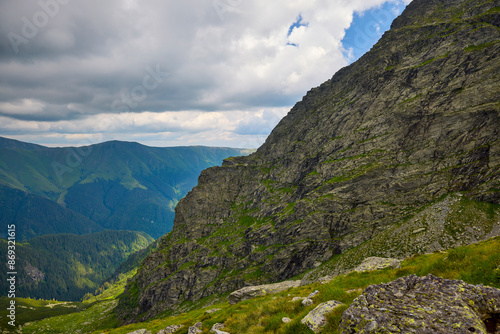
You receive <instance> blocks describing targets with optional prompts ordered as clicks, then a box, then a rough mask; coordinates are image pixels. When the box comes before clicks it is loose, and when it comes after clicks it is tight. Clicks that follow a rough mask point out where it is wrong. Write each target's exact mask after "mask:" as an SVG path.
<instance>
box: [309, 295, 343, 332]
mask: <svg viewBox="0 0 500 334" xmlns="http://www.w3.org/2000/svg"><path fill="white" fill-rule="evenodd" d="M340 305H342V303H341V302H338V301H336V300H330V301H328V302H325V303H321V304H319V305H318V306H316V308H315V309H314V310H312V311H311V312H309V313H308V314H307V315H306V316H305V317H304V318H303V319H302V320H301V321H300V322H302V323H303V324H305V325H306V326H307V327H309V328H310V329H311V330H312V331H313V332H315V333H317V332H318V331H319V330H320V329H321V327H323V326H324V325H326V314H327V313H330V312H331V311H333V310H334V309H335V308H337V307H339V306H340Z"/></svg>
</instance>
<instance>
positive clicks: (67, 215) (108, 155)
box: [0, 138, 247, 240]
mask: <svg viewBox="0 0 500 334" xmlns="http://www.w3.org/2000/svg"><path fill="white" fill-rule="evenodd" d="M246 153H247V151H246V150H241V149H231V148H212V147H201V146H198V147H165V148H163V147H148V146H144V145H141V144H138V143H134V142H120V141H111V142H105V143H101V144H95V145H90V146H84V147H66V148H48V147H44V146H40V145H35V144H29V143H23V142H20V141H16V140H11V139H7V138H0V207H1V208H2V210H0V222H1V223H2V224H3V225H4V226H7V225H8V224H12V223H15V224H16V225H17V231H18V235H17V238H18V240H26V239H29V238H33V237H36V236H40V235H44V234H54V233H74V234H86V233H92V232H98V231H102V230H104V229H112V230H134V231H142V232H146V233H148V234H149V235H151V236H152V237H154V238H158V237H160V236H162V235H164V234H165V233H167V232H169V231H170V230H171V229H172V222H173V218H174V208H175V206H176V205H177V202H178V201H179V200H180V199H181V198H182V197H183V196H185V195H186V193H187V192H188V191H189V190H191V188H192V187H193V186H194V185H196V182H197V178H198V175H199V173H200V172H201V170H203V169H205V168H207V167H211V166H215V165H218V164H220V163H221V162H222V160H223V159H225V158H228V157H230V156H235V155H242V154H246ZM5 233H6V231H2V232H0V235H5Z"/></svg>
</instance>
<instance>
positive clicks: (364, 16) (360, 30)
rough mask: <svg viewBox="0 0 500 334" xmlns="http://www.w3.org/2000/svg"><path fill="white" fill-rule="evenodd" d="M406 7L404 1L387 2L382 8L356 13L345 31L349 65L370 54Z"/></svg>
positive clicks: (346, 55)
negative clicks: (367, 53)
mask: <svg viewBox="0 0 500 334" xmlns="http://www.w3.org/2000/svg"><path fill="white" fill-rule="evenodd" d="M405 7H406V5H405V4H404V3H403V1H401V0H399V1H398V2H385V3H384V4H383V5H382V6H380V7H378V8H374V9H371V10H368V11H365V12H362V13H359V12H354V16H353V21H352V23H351V26H350V27H349V28H348V29H347V30H346V31H345V36H344V39H343V40H342V45H343V46H344V49H345V51H344V55H345V57H346V58H347V59H348V61H349V63H353V62H355V61H356V60H358V59H359V58H360V57H361V56H362V55H364V54H365V53H366V52H368V51H369V50H370V49H371V48H372V46H373V45H375V43H377V41H378V40H379V39H380V37H382V35H383V34H384V32H386V31H387V30H389V28H390V27H391V23H392V21H393V20H394V19H395V18H396V17H397V16H399V15H400V14H401V13H402V12H403V10H404V9H405Z"/></svg>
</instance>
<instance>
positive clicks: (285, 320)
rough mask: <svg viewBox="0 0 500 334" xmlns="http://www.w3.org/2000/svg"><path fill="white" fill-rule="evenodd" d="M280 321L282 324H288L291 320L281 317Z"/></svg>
mask: <svg viewBox="0 0 500 334" xmlns="http://www.w3.org/2000/svg"><path fill="white" fill-rule="evenodd" d="M281 321H282V322H283V323H284V324H287V323H289V322H290V321H292V319H290V318H288V317H283V318H282V319H281Z"/></svg>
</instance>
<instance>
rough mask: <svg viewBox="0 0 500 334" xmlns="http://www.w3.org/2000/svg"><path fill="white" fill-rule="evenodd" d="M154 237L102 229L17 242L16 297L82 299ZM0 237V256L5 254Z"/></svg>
mask: <svg viewBox="0 0 500 334" xmlns="http://www.w3.org/2000/svg"><path fill="white" fill-rule="evenodd" d="M152 241H153V239H152V238H151V237H150V236H148V235H146V234H144V233H140V232H130V231H103V232H98V233H93V234H86V235H74V234H57V235H45V236H41V237H36V238H33V239H31V240H29V241H27V242H24V243H17V245H16V259H17V263H16V270H17V273H18V275H17V279H18V282H17V286H16V288H17V293H16V296H17V297H31V298H43V299H57V300H60V301H65V300H81V298H82V297H83V295H84V294H86V293H88V292H94V291H95V290H96V289H97V288H99V286H100V285H101V284H102V283H103V281H104V280H105V279H106V278H108V277H109V276H111V275H112V274H113V273H114V271H115V270H116V269H117V268H118V267H119V266H120V264H121V263H122V262H123V261H125V260H126V259H127V258H128V257H129V255H131V254H133V253H134V252H138V251H141V250H144V249H145V248H146V247H147V246H148V245H149V244H150V243H151V242H152ZM6 244H7V243H6V240H4V239H0V245H1V247H0V257H1V258H2V259H5V258H6V256H7V253H6V250H7V247H6ZM7 283H8V282H7V277H6V271H5V270H2V271H0V289H1V290H2V291H5V292H6V291H8V289H7Z"/></svg>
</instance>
